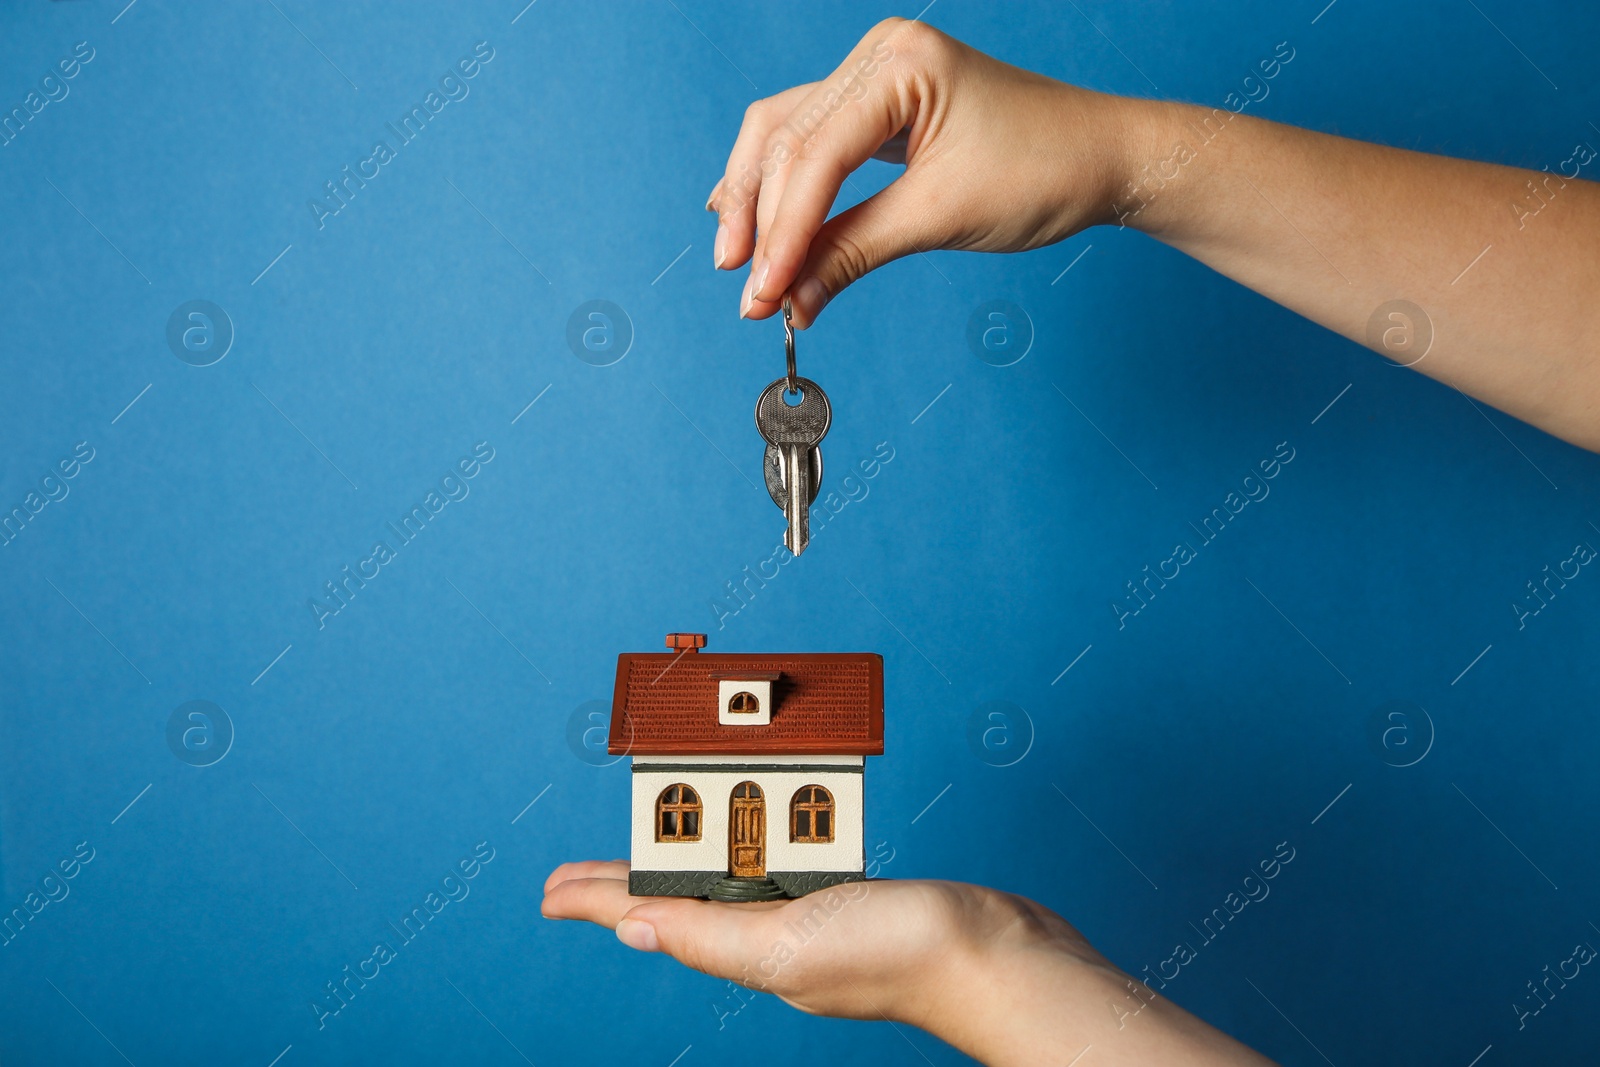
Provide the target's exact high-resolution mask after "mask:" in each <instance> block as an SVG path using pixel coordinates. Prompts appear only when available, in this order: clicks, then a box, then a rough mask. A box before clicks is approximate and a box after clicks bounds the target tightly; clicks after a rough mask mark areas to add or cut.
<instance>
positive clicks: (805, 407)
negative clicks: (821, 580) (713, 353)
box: [756, 377, 833, 556]
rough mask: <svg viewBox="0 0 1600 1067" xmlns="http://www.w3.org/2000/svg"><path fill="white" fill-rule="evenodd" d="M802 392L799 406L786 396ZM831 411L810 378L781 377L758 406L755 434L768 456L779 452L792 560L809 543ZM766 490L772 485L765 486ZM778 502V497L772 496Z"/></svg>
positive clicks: (779, 467) (820, 391)
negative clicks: (763, 441) (821, 446)
mask: <svg viewBox="0 0 1600 1067" xmlns="http://www.w3.org/2000/svg"><path fill="white" fill-rule="evenodd" d="M791 389H798V390H799V391H800V401H799V403H797V404H790V403H788V401H787V400H786V399H785V398H784V393H786V392H790V391H791ZM832 421H833V408H832V406H831V405H830V404H829V403H828V396H827V394H826V393H824V392H823V391H822V387H821V386H819V385H818V384H817V383H816V382H814V381H812V380H811V379H809V378H800V377H792V378H791V377H783V378H779V379H778V380H777V381H775V382H773V383H772V384H771V385H769V386H767V387H766V388H765V389H763V390H762V391H761V397H760V399H759V400H757V401H756V429H757V430H759V431H760V432H761V436H762V437H764V438H766V440H767V444H768V445H769V446H770V448H769V452H770V451H771V450H772V449H776V450H777V452H778V457H777V458H778V472H779V475H780V479H781V481H782V483H783V497H784V499H783V500H782V502H781V506H782V507H783V511H784V515H785V516H786V517H787V518H788V520H789V530H788V532H787V533H786V534H785V535H784V544H786V545H788V546H789V551H790V552H793V553H794V554H795V555H796V556H798V555H800V553H802V552H804V551H805V550H806V542H808V541H809V540H810V539H811V502H812V501H813V500H815V499H816V496H817V489H816V486H817V484H818V483H820V481H821V474H822V452H821V451H820V450H819V449H818V448H817V445H818V444H819V443H820V442H821V441H822V438H823V437H824V436H826V435H827V432H828V426H829V424H830V423H831V422H832ZM768 488H769V491H770V489H771V486H770V484H769V486H768ZM773 499H774V501H777V494H776V493H774V494H773Z"/></svg>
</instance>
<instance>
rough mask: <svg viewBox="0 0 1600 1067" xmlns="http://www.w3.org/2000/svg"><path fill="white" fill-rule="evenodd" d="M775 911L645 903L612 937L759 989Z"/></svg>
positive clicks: (751, 906)
mask: <svg viewBox="0 0 1600 1067" xmlns="http://www.w3.org/2000/svg"><path fill="white" fill-rule="evenodd" d="M781 906H782V905H776V904H775V905H762V904H719V903H713V902H708V901H703V900H687V899H681V900H658V901H651V902H650V903H648V904H640V905H639V906H638V907H636V908H633V909H632V910H631V911H629V912H628V914H627V915H625V916H623V918H622V921H621V922H619V923H618V924H617V937H618V939H619V940H621V941H622V943H623V944H625V945H628V946H629V947H631V948H637V949H642V950H644V951H647V952H665V953H667V954H668V955H669V956H672V957H673V958H674V959H676V960H678V961H679V962H680V963H683V964H685V965H687V966H689V967H693V968H694V969H695V970H697V971H703V972H705V973H706V974H710V975H715V976H716V977H718V978H729V979H733V980H734V981H738V982H742V983H744V984H745V985H748V986H751V987H752V988H757V989H759V988H761V986H762V985H763V984H764V980H763V979H762V978H760V977H759V976H758V975H757V967H758V963H759V961H760V958H761V955H762V952H763V949H762V947H761V946H764V945H765V946H768V947H770V944H771V936H770V927H771V925H772V924H773V912H774V910H775V909H776V908H778V907H781Z"/></svg>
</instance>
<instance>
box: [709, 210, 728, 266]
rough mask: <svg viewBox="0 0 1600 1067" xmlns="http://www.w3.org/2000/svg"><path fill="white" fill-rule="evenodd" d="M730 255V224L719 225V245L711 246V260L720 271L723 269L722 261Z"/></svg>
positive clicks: (721, 223) (722, 223)
mask: <svg viewBox="0 0 1600 1067" xmlns="http://www.w3.org/2000/svg"><path fill="white" fill-rule="evenodd" d="M727 255H728V224H727V223H725V222H719V223H717V243H716V244H714V245H712V246H711V259H712V262H713V263H714V264H715V266H716V268H717V269H718V270H721V269H722V261H723V260H724V259H725V258H727Z"/></svg>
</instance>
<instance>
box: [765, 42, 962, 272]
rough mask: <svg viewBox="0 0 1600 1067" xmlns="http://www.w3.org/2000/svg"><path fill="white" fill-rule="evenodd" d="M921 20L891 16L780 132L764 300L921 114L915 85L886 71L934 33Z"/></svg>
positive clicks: (801, 262) (801, 260)
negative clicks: (843, 190) (850, 181)
mask: <svg viewBox="0 0 1600 1067" xmlns="http://www.w3.org/2000/svg"><path fill="white" fill-rule="evenodd" d="M921 25H922V24H921V23H908V22H906V21H905V20H904V19H889V20H886V21H885V22H881V23H879V24H878V25H877V26H876V27H874V28H873V30H872V32H871V33H869V34H867V36H866V37H864V38H862V40H861V43H860V44H858V45H856V47H855V49H854V50H852V51H851V53H850V55H849V56H848V57H846V59H845V61H844V62H843V63H842V64H840V66H839V68H838V69H837V70H836V71H834V73H833V74H832V75H830V76H829V77H828V78H827V79H825V80H823V81H821V82H818V83H817V87H816V88H815V89H813V90H812V92H811V93H810V94H808V95H807V96H806V98H805V99H804V100H802V101H801V102H800V104H799V105H798V106H797V107H796V108H795V110H794V112H793V113H792V114H791V115H790V116H789V119H788V121H787V122H785V123H784V124H783V126H782V127H780V129H779V130H778V131H777V132H776V133H775V134H774V137H775V138H778V139H782V140H783V141H784V142H785V143H786V148H787V154H788V155H789V157H790V158H791V159H792V160H793V162H792V163H790V165H789V167H788V173H787V175H786V178H785V181H784V183H783V191H782V194H781V197H780V199H779V202H778V204H777V205H776V208H775V210H774V211H773V215H772V223H771V226H770V228H769V232H768V234H767V237H766V241H765V246H764V248H763V249H762V256H761V259H762V261H761V262H760V263H758V264H756V266H755V275H754V277H755V278H756V288H755V290H754V291H753V293H752V296H754V297H755V298H756V299H758V300H762V301H768V302H771V301H776V300H780V299H781V298H782V296H783V294H784V293H785V292H786V291H787V290H788V288H789V286H790V285H791V284H793V282H794V280H795V278H796V276H797V275H798V274H799V272H800V268H801V267H802V266H804V265H805V262H806V251H807V249H808V248H809V247H810V245H811V241H812V239H813V238H814V237H815V236H816V235H817V231H818V230H820V229H821V228H822V224H823V223H824V222H826V221H827V219H828V212H829V210H830V209H831V208H832V207H833V202H834V200H835V199H836V198H837V197H838V195H839V187H840V186H841V185H843V184H844V181H845V179H846V178H848V177H849V176H850V173H851V172H852V171H854V170H855V169H856V168H857V167H859V166H861V164H863V163H865V162H866V161H867V160H868V159H870V158H871V157H872V156H873V154H874V153H876V152H877V151H878V150H879V149H880V148H882V147H883V145H884V143H885V142H887V141H889V140H890V139H891V138H893V137H895V136H896V135H898V134H899V133H900V132H901V131H902V130H903V129H905V127H906V126H907V125H908V124H910V123H911V122H912V121H913V120H914V119H916V118H917V111H918V104H919V101H918V99H917V97H916V93H915V90H914V88H913V87H912V86H910V85H909V84H901V81H909V79H897V78H895V77H892V76H886V75H885V68H886V66H887V65H888V64H889V63H891V62H894V61H896V60H898V59H901V57H902V56H905V55H907V54H908V53H909V50H910V49H911V48H913V47H915V48H921V47H923V45H922V43H921V42H924V41H926V40H927V39H928V37H927V35H928V34H934V35H937V31H934V30H926V29H921V30H919V29H915V27H919V26H921Z"/></svg>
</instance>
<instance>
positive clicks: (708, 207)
mask: <svg viewBox="0 0 1600 1067" xmlns="http://www.w3.org/2000/svg"><path fill="white" fill-rule="evenodd" d="M721 188H722V183H721V182H720V181H719V182H717V184H715V185H713V186H712V187H711V195H710V196H708V197H706V210H707V211H715V210H717V209H716V208H715V207H713V206H712V205H713V204H715V203H716V202H717V190H718V189H721Z"/></svg>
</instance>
